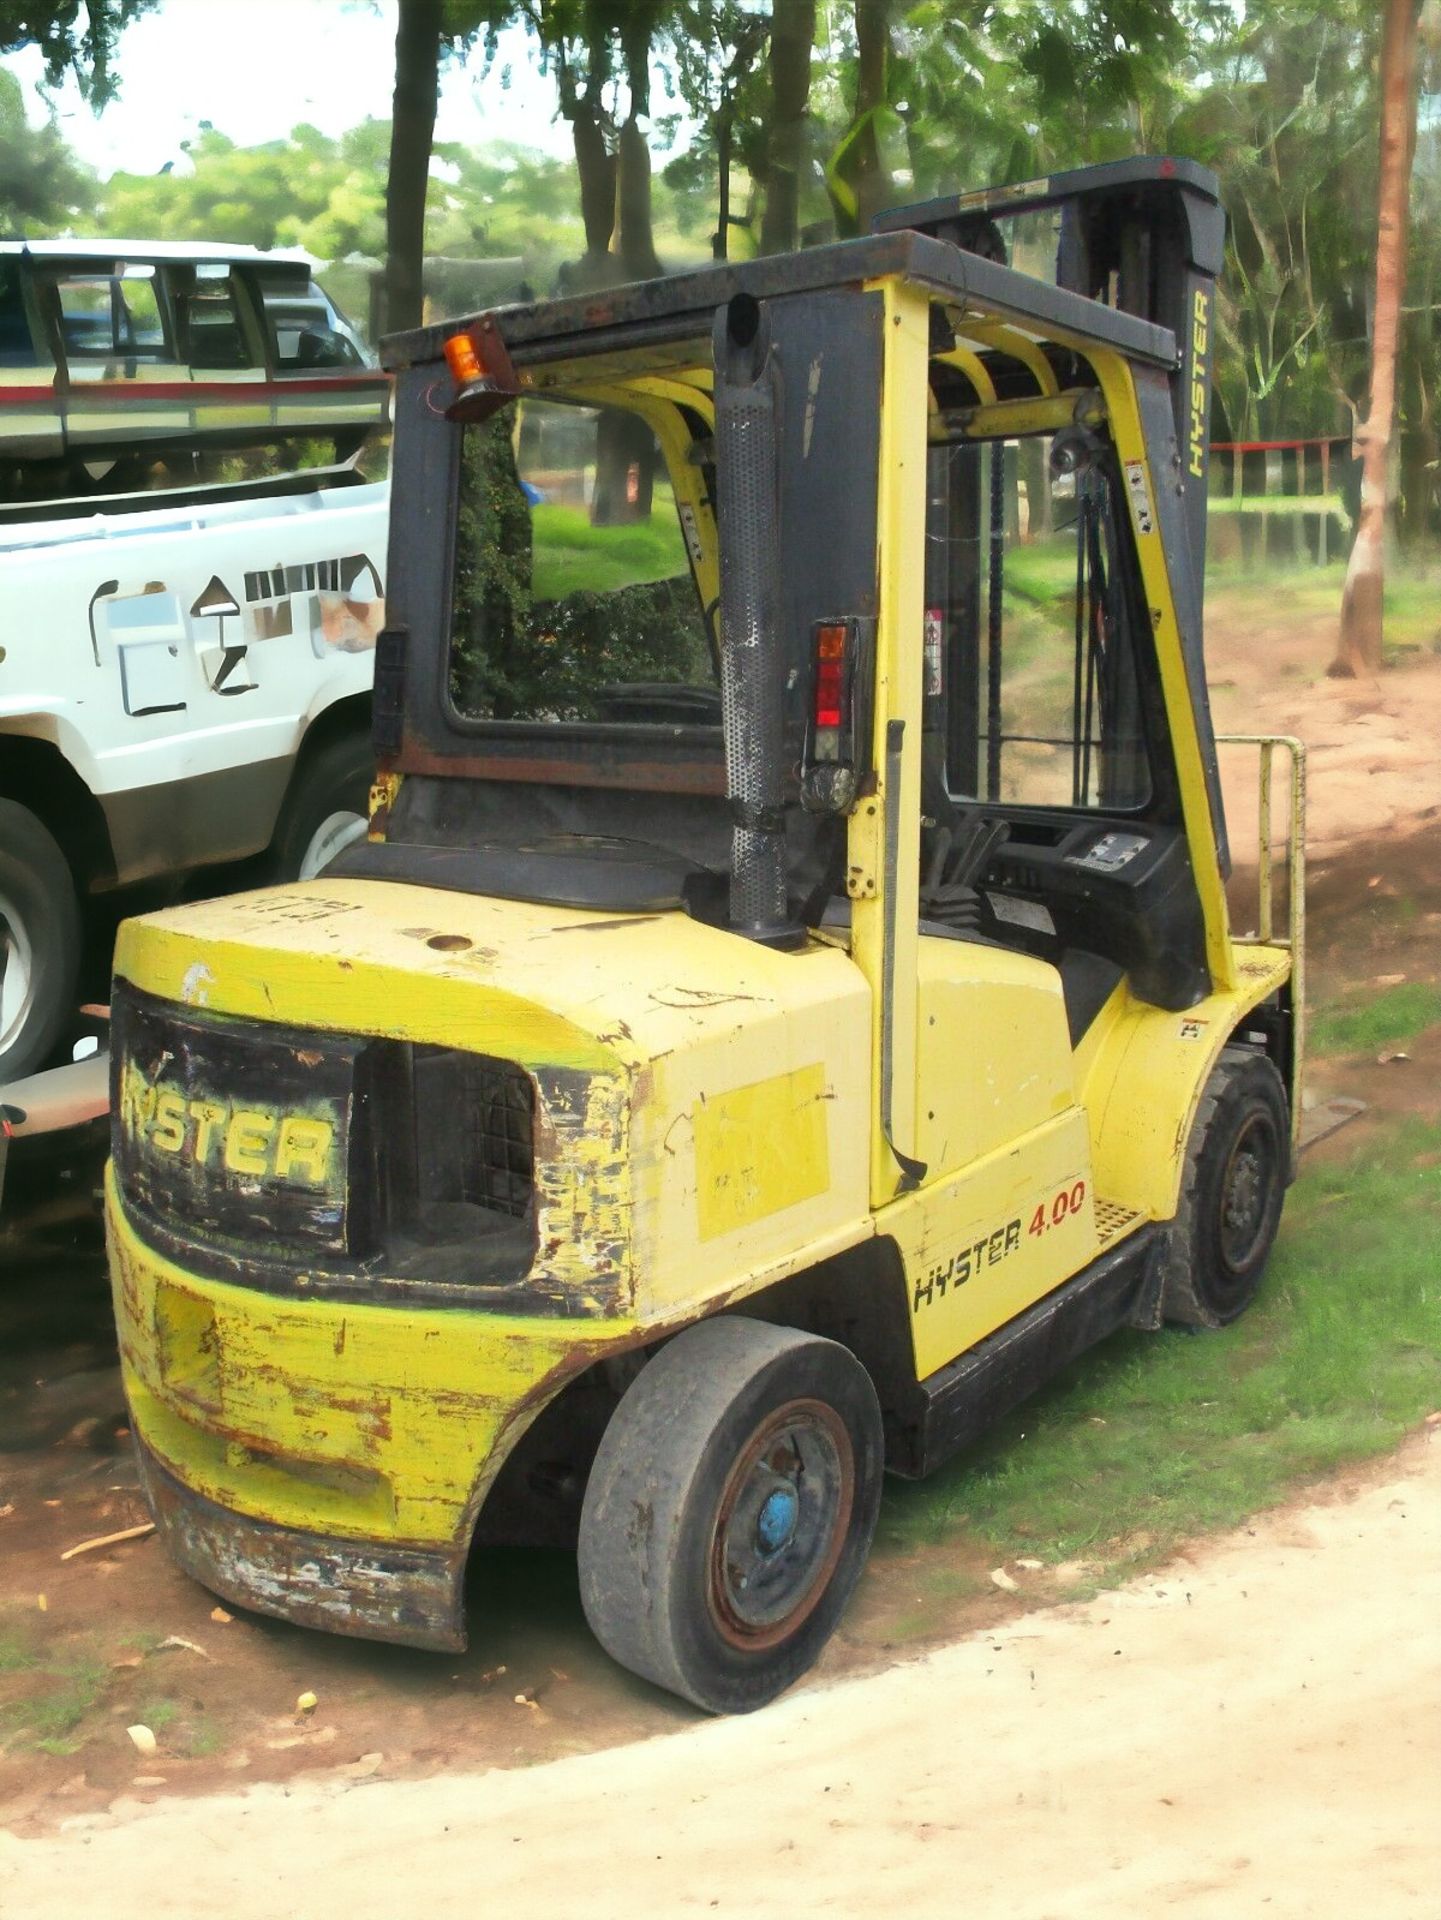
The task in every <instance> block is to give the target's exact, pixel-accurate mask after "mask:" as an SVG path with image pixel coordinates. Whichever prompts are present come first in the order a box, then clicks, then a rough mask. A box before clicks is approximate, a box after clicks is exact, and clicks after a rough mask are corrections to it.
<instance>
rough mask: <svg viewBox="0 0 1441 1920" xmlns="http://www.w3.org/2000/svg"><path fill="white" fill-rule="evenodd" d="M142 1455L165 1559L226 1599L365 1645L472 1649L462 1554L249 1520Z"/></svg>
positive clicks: (143, 1476)
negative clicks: (468, 1639)
mask: <svg viewBox="0 0 1441 1920" xmlns="http://www.w3.org/2000/svg"><path fill="white" fill-rule="evenodd" d="M136 1455H137V1458H138V1460H139V1463H140V1479H141V1484H142V1486H143V1487H144V1490H145V1497H146V1499H147V1501H148V1502H149V1505H150V1510H151V1512H152V1513H153V1514H154V1516H155V1523H156V1526H157V1528H158V1529H159V1532H160V1536H161V1539H162V1540H163V1542H164V1545H165V1548H166V1551H167V1552H168V1553H169V1554H170V1557H171V1558H172V1559H173V1560H174V1561H175V1562H176V1563H177V1564H178V1565H179V1566H180V1567H181V1568H183V1569H184V1571H185V1572H186V1573H188V1574H189V1575H190V1576H191V1577H192V1578H193V1579H195V1580H198V1581H199V1582H200V1583H201V1585H202V1586H205V1587H209V1589H210V1590H211V1592H212V1593H218V1594H219V1595H220V1596H221V1597H222V1599H226V1600H233V1601H235V1602H236V1603H237V1604H238V1605H240V1606H242V1607H254V1608H255V1609H256V1611H257V1612H259V1613H268V1614H274V1615H275V1616H277V1617H278V1618H279V1619H282V1620H293V1621H295V1622H296V1623H297V1624H298V1625H300V1626H307V1627H325V1628H327V1629H328V1630H329V1631H330V1632H331V1633H346V1634H353V1635H356V1636H357V1637H359V1638H360V1639H364V1640H388V1641H392V1642H394V1643H395V1644H397V1645H399V1646H407V1647H428V1648H431V1649H433V1650H435V1651H437V1652H442V1653H457V1652H459V1651H461V1650H462V1649H463V1648H464V1646H465V1613H464V1609H463V1606H462V1598H461V1594H462V1575H463V1573H464V1568H465V1555H464V1553H463V1552H462V1551H458V1550H457V1549H455V1548H454V1547H444V1548H432V1549H426V1548H420V1547H405V1546H391V1545H386V1546H383V1547H380V1546H376V1547H368V1546H365V1545H363V1544H362V1543H360V1542H358V1541H352V1540H334V1539H327V1538H325V1537H324V1536H323V1535H319V1534H312V1533H302V1532H300V1531H299V1530H298V1529H295V1528H291V1527H279V1526H274V1525H272V1524H270V1523H269V1522H267V1521H263V1520H251V1519H247V1518H246V1517H245V1516H244V1515H242V1514H237V1513H231V1512H228V1511H227V1510H226V1509H225V1508H223V1507H219V1506H216V1505H215V1504H214V1502H213V1501H210V1500H206V1499H205V1498H203V1496H201V1495H200V1494H197V1493H194V1492H192V1491H190V1490H189V1489H188V1488H183V1487H181V1486H180V1485H179V1483H178V1482H177V1481H175V1480H173V1479H172V1478H171V1476H170V1475H169V1474H168V1473H166V1472H165V1470H164V1469H163V1468H162V1467H161V1465H160V1463H159V1462H158V1461H157V1460H156V1459H154V1457H153V1456H152V1455H151V1454H149V1453H148V1452H147V1451H146V1449H145V1448H144V1447H143V1446H141V1445H140V1444H139V1443H138V1442H137V1444H136Z"/></svg>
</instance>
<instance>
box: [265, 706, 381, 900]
mask: <svg viewBox="0 0 1441 1920" xmlns="http://www.w3.org/2000/svg"><path fill="white" fill-rule="evenodd" d="M374 766H375V756H374V753H373V751H372V748H371V743H370V735H369V734H362V733H347V734H343V735H341V737H340V738H339V739H336V740H330V741H327V742H326V744H325V745H324V746H322V747H319V748H317V749H316V751H315V752H314V753H312V754H311V755H310V756H309V758H308V759H306V760H305V761H303V762H302V764H301V766H300V768H299V770H298V771H297V773H296V775H295V778H294V780H293V781H292V782H291V788H290V792H289V793H288V794H287V795H286V797H285V805H284V807H283V808H282V809H281V814H280V824H279V826H278V827H277V828H276V830H275V837H274V839H273V840H272V841H271V843H270V856H269V865H270V867H271V871H272V877H273V878H275V879H277V880H313V879H314V878H315V876H316V874H318V873H319V872H320V871H321V869H322V868H323V867H325V866H326V865H328V863H329V862H330V861H331V860H333V859H334V858H335V856H336V854H337V853H340V852H341V851H343V849H344V848H346V847H348V846H350V845H351V844H352V842H354V841H356V840H359V839H360V838H361V837H362V836H363V835H364V833H365V830H366V824H367V821H368V819H369V813H370V783H371V780H372V778H373V772H374Z"/></svg>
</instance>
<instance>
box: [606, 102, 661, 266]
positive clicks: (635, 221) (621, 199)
mask: <svg viewBox="0 0 1441 1920" xmlns="http://www.w3.org/2000/svg"><path fill="white" fill-rule="evenodd" d="M617 159H618V161H619V170H618V174H617V191H616V205H617V210H618V213H619V227H620V235H619V238H620V260H621V266H622V268H623V269H624V272H625V277H626V279H627V280H653V279H655V278H656V276H657V275H658V274H659V273H661V271H662V268H661V264H660V261H659V259H658V258H657V257H656V250H655V232H654V229H653V228H652V225H651V213H650V148H649V147H648V146H647V144H646V137H645V135H644V133H643V132H642V131H641V128H640V123H639V122H638V121H637V120H636V119H635V118H634V117H632V118H631V119H629V120H627V121H626V123H625V125H624V126H623V127H622V128H621V130H620V152H619V154H618V155H617Z"/></svg>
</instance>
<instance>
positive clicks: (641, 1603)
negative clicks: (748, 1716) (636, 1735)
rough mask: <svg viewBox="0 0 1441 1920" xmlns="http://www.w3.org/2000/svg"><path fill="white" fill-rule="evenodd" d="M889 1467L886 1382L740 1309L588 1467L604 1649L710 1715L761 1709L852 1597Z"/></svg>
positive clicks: (641, 1389)
mask: <svg viewBox="0 0 1441 1920" xmlns="http://www.w3.org/2000/svg"><path fill="white" fill-rule="evenodd" d="M883 1464H884V1460H883V1447H882V1439H881V1416H880V1406H879V1403H878V1402H877V1400H876V1393H875V1388H874V1387H873V1386H872V1385H871V1380H870V1375H869V1374H868V1373H867V1372H866V1370H865V1368H864V1367H863V1366H862V1365H861V1364H860V1362H859V1361H858V1360H857V1359H856V1358H855V1356H854V1355H853V1354H851V1353H849V1352H848V1351H847V1350H846V1348H844V1347H842V1346H838V1345H837V1344H836V1343H835V1342H834V1341H831V1340H820V1339H816V1338H815V1337H814V1336H812V1335H810V1334H803V1333H797V1332H795V1331H794V1330H793V1329H791V1328H789V1327H772V1326H767V1325H765V1324H763V1323H762V1322H761V1321H758V1320H745V1319H740V1318H732V1317H730V1316H725V1317H722V1318H719V1319H715V1320H707V1321H704V1322H702V1323H701V1324H700V1325H699V1326H696V1327H691V1328H689V1329H687V1331H686V1332H685V1333H682V1334H680V1335H678V1336H677V1338H676V1339H674V1340H672V1341H670V1342H669V1343H668V1344H667V1345H666V1346H664V1347H662V1348H661V1350H660V1352H659V1353H657V1354H656V1355H655V1357H654V1358H653V1359H652V1360H651V1361H650V1362H649V1363H648V1364H647V1365H646V1367H645V1368H644V1370H643V1371H642V1372H641V1373H640V1374H639V1376H638V1377H637V1378H636V1379H635V1381H634V1382H633V1383H632V1384H631V1386H630V1388H629V1389H628V1391H627V1392H626V1394H625V1397H624V1399H622V1401H621V1403H620V1405H619V1407H618V1408H617V1409H616V1411H615V1413H614V1414H613V1415H612V1416H611V1420H610V1423H609V1425H608V1426H607V1427H606V1430H605V1433H604V1435H603V1436H602V1439H601V1443H600V1448H599V1451H598V1452H597V1454H596V1458H595V1464H594V1466H593V1467H592V1468H591V1472H590V1478H589V1481H588V1482H587V1485H586V1490H585V1501H584V1504H583V1506H582V1509H581V1519H580V1542H579V1548H578V1557H579V1563H580V1592H581V1600H582V1603H583V1605H584V1607H585V1614H586V1618H587V1620H589V1622H590V1625H591V1629H592V1631H593V1632H594V1633H595V1636H596V1638H597V1639H598V1640H599V1641H600V1643H601V1645H602V1646H603V1647H604V1648H605V1650H606V1652H607V1653H609V1654H610V1656H611V1657H612V1659H614V1660H617V1661H618V1662H619V1663H620V1665H621V1666H623V1667H628V1668H629V1669H630V1671H631V1672H632V1673H638V1674H640V1675H641V1676H642V1678H644V1679H646V1680H653V1681H654V1682H655V1684H656V1685H657V1686H660V1687H666V1688H668V1689H669V1691H670V1692H672V1693H678V1694H680V1695H681V1696H682V1698H683V1699H686V1700H690V1701H693V1702H694V1704H695V1705H696V1706H698V1707H704V1708H705V1709H706V1710H707V1711H708V1712H711V1713H749V1712H751V1711H752V1710H753V1709H755V1708H756V1707H763V1706H764V1705H765V1704H766V1702H767V1701H768V1700H773V1699H774V1698H775V1696H776V1695H777V1694H778V1693H780V1692H781V1691H782V1690H783V1689H784V1688H786V1687H788V1686H789V1685H790V1684H791V1682H792V1681H793V1680H797V1679H799V1677H800V1676H801V1674H803V1673H804V1672H805V1671H806V1670H807V1668H808V1667H810V1666H811V1665H812V1664H813V1663H814V1661H815V1659H816V1657H817V1656H818V1655H819V1653H820V1651H821V1648H822V1647H823V1646H824V1645H825V1643H826V1641H827V1640H828V1639H829V1638H830V1636H831V1633H832V1631H833V1630H834V1628H835V1625H836V1622H837V1621H838V1620H839V1618H840V1616H841V1613H842V1612H843V1610H844V1608H845V1605H846V1602H847V1601H848V1600H849V1599H850V1596H851V1593H852V1591H853V1590H854V1588H855V1584H856V1582H857V1580H858V1579H859V1578H860V1576H861V1571H862V1569H863V1568H864V1566H865V1563H866V1556H867V1554H868V1553H869V1551H870V1544H871V1535H872V1534H873V1532H874V1531H875V1524H876V1512H877V1509H878V1507H879V1505H880V1492H881V1473H882V1467H883Z"/></svg>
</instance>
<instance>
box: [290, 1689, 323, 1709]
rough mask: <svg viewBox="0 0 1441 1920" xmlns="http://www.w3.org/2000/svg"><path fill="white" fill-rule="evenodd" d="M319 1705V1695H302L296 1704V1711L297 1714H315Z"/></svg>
mask: <svg viewBox="0 0 1441 1920" xmlns="http://www.w3.org/2000/svg"><path fill="white" fill-rule="evenodd" d="M319 1705H320V1698H319V1695H318V1694H314V1693H302V1694H301V1696H300V1698H299V1699H298V1700H297V1701H296V1703H295V1711H296V1712H297V1713H314V1711H315V1709H316V1708H317V1707H318V1706H319Z"/></svg>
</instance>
